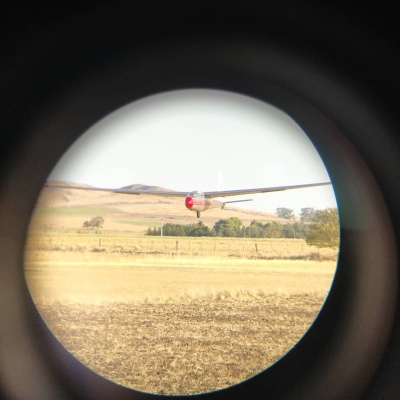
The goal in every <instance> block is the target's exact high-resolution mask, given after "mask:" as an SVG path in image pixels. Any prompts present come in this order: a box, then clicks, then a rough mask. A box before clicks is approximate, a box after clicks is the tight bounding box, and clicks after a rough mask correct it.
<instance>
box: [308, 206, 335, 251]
mask: <svg viewBox="0 0 400 400" xmlns="http://www.w3.org/2000/svg"><path fill="white" fill-rule="evenodd" d="M306 242H307V244H308V245H310V246H317V247H330V248H332V249H335V248H336V249H337V248H338V246H339V217H338V210H337V209H336V208H327V209H325V210H317V211H316V213H315V219H314V222H313V223H312V224H310V225H309V229H308V232H307V235H306Z"/></svg>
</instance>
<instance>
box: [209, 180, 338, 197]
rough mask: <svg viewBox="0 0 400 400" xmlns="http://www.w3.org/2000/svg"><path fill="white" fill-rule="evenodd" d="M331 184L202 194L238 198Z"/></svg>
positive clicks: (323, 184) (329, 183) (308, 184)
mask: <svg viewBox="0 0 400 400" xmlns="http://www.w3.org/2000/svg"><path fill="white" fill-rule="evenodd" d="M331 184H332V183H331V182H322V183H307V184H304V185H292V186H276V187H268V188H258V189H241V190H222V191H215V192H204V195H205V196H207V197H227V196H240V195H245V194H255V193H268V192H280V191H283V190H291V189H302V188H309V187H316V186H326V185H331Z"/></svg>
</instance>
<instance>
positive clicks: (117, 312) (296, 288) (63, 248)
mask: <svg viewBox="0 0 400 400" xmlns="http://www.w3.org/2000/svg"><path fill="white" fill-rule="evenodd" d="M309 254H319V259H320V260H322V259H325V260H324V261H316V260H310V259H308V258H310V257H308V255H309ZM335 257H336V253H335V252H333V251H330V250H325V252H324V250H321V251H320V253H318V252H317V250H316V249H314V248H309V247H308V246H307V245H306V244H305V243H304V242H303V241H301V240H287V239H286V240H282V239H275V240H273V239H270V240H266V239H263V240H261V239H259V240H255V239H229V238H201V239H199V238H160V237H135V236H132V235H124V234H104V233H103V234H101V235H100V234H96V233H91V234H88V233H84V234H83V233H82V234H76V233H74V234H71V233H54V232H52V233H46V234H43V233H42V234H30V236H29V239H28V241H27V246H26V252H25V277H26V280H27V283H28V287H29V290H30V292H31V295H32V298H33V300H34V302H35V304H36V305H37V307H38V309H39V311H40V313H41V315H42V316H43V318H44V320H45V322H46V323H47V325H48V326H49V328H50V329H51V330H52V332H53V333H54V334H55V336H56V337H57V338H58V339H59V340H60V341H61V342H62V343H63V345H64V346H65V347H66V348H67V349H68V350H69V351H70V352H71V353H72V354H74V355H75V356H76V357H77V358H78V359H79V360H80V361H81V362H83V363H84V364H86V365H88V366H89V367H90V368H92V369H93V370H94V371H95V372H97V373H99V374H101V375H103V376H104V377H106V378H108V379H110V380H113V381H115V382H117V383H119V384H122V385H125V386H127V387H132V388H135V389H138V390H142V391H145V392H151V393H158V394H174V395H177V394H195V393H201V392H207V391H212V390H216V389H220V388H223V387H227V386H230V385H232V384H235V383H238V382H240V381H242V380H244V379H247V378H249V377H251V376H254V375H255V374H257V373H259V372H260V371H262V370H264V369H265V368H267V367H268V366H270V365H271V364H272V363H274V362H276V361H277V360H279V358H280V357H282V356H283V355H284V354H285V353H286V352H287V351H288V350H290V349H291V348H292V347H293V346H294V345H295V344H296V343H297V341H298V340H299V339H300V338H301V337H302V336H303V335H304V333H305V332H306V331H307V329H308V328H309V326H310V325H311V324H312V322H313V321H314V319H315V318H316V316H317V314H318V312H319V310H320V309H321V306H322V304H323V303H324V301H325V298H326V295H327V294H328V292H329V288H330V286H331V284H332V279H333V276H334V272H335V267H336V261H335ZM290 258H292V259H290ZM294 258H297V259H294ZM317 259H318V257H317Z"/></svg>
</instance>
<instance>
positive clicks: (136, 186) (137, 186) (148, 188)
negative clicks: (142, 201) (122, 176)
mask: <svg viewBox="0 0 400 400" xmlns="http://www.w3.org/2000/svg"><path fill="white" fill-rule="evenodd" d="M121 189H131V190H144V191H146V192H150V191H163V192H172V193H173V192H174V190H172V189H167V188H164V187H161V186H149V185H143V184H141V183H135V184H134V185H129V186H123V187H122V188H121Z"/></svg>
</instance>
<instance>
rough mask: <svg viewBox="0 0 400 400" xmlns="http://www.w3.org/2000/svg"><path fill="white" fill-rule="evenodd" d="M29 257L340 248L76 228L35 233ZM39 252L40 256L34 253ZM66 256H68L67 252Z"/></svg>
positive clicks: (276, 254) (294, 254)
mask: <svg viewBox="0 0 400 400" xmlns="http://www.w3.org/2000/svg"><path fill="white" fill-rule="evenodd" d="M26 249H27V252H28V253H29V258H30V259H34V258H35V257H42V258H43V256H44V253H49V252H52V251H53V252H57V251H58V252H64V253H67V252H74V251H79V252H81V253H88V252H97V253H98V252H103V253H108V254H112V253H116V254H135V255H138V254H163V255H176V256H180V257H182V256H202V257H207V256H209V257H216V256H220V257H237V258H256V259H263V258H264V259H267V258H268V259H318V260H321V259H326V260H332V261H336V259H337V250H333V249H318V248H316V247H314V246H308V245H307V244H306V242H305V241H304V240H302V239H252V238H222V237H216V238H211V237H204V238H203V237H202V238H194V237H160V236H143V235H141V236H137V235H132V234H124V233H115V232H99V233H95V232H89V233H88V232H85V231H82V232H80V233H76V232H75V231H65V232H53V231H51V230H49V231H48V232H41V233H31V234H30V235H29V237H28V241H27V245H26ZM35 252H36V253H37V254H36V256H35V254H34V253H35ZM64 257H67V256H66V255H64Z"/></svg>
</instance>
